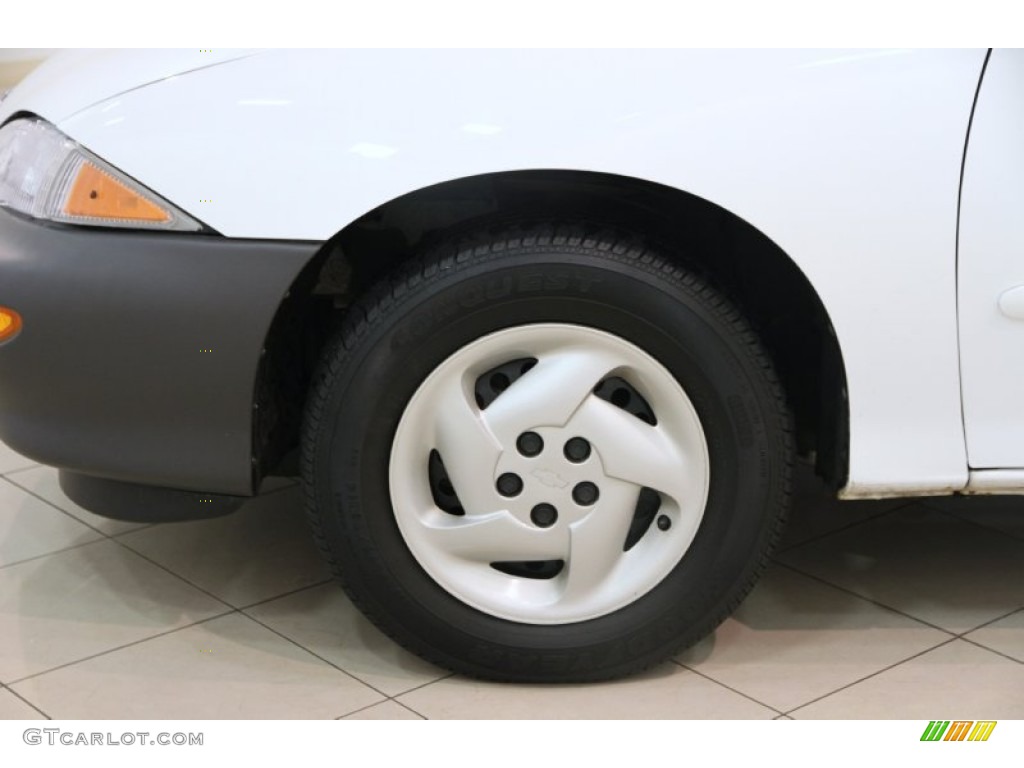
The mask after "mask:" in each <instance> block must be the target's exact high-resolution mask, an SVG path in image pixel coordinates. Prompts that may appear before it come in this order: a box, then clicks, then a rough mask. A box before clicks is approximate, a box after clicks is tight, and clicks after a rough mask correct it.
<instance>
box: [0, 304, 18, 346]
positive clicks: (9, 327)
mask: <svg viewBox="0 0 1024 768" xmlns="http://www.w3.org/2000/svg"><path fill="white" fill-rule="evenodd" d="M20 330H21V315H19V314H18V313H17V312H15V311H14V310H13V309H7V308H6V307H0V344H3V343H4V342H5V341H7V340H8V339H13V338H14V337H15V336H17V335H18V331H20Z"/></svg>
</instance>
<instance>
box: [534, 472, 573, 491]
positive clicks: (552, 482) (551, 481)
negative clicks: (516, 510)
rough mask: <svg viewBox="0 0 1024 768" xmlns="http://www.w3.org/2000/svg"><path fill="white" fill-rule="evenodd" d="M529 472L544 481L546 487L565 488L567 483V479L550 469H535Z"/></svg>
mask: <svg viewBox="0 0 1024 768" xmlns="http://www.w3.org/2000/svg"><path fill="white" fill-rule="evenodd" d="M530 474H531V475H533V476H534V477H536V478H537V479H538V480H540V481H541V482H542V483H544V485H546V486H547V487H548V488H565V487H566V486H567V485H569V481H568V480H566V479H565V478H564V477H562V476H561V475H560V474H558V473H557V472H554V471H552V470H550V469H535V470H533V471H532V472H531V473H530Z"/></svg>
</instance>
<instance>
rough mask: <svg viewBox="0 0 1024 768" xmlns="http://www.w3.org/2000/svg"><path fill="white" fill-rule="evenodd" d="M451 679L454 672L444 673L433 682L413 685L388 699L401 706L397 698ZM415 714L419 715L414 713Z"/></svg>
mask: <svg viewBox="0 0 1024 768" xmlns="http://www.w3.org/2000/svg"><path fill="white" fill-rule="evenodd" d="M453 677H455V673H454V672H448V671H446V672H445V674H443V675H441V676H440V677H438V678H435V679H434V680H428V681H427V682H425V683H420V684H419V685H414V686H413V687H412V688H410V689H408V690H406V691H402V692H401V693H396V694H395V695H394V696H391V697H390V698H392V699H394V700H395V702H397V703H398V704H402V702H400V701H398V697H399V696H407V695H408V694H410V693H412V692H413V691H418V690H420V689H422V688H426V687H427V686H428V685H433V684H434V683H440V682H441V681H442V680H449V679H451V678H453ZM402 706H403V707H406V709H411V710H412V711H413V712H416V710H415V709H412V707H408V706H406V705H405V704H402ZM416 714H417V715H419V714H421V713H419V712H416ZM424 717H425V715H424ZM427 719H428V720H429V719H430V718H427Z"/></svg>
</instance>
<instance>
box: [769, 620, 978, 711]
mask: <svg viewBox="0 0 1024 768" xmlns="http://www.w3.org/2000/svg"><path fill="white" fill-rule="evenodd" d="M959 639H960V638H958V637H950V638H947V639H945V640H943V641H942V642H941V643H938V644H936V645H933V646H932V647H931V648H925V649H924V650H923V651H918V652H917V653H915V654H912V655H910V656H908V657H907V658H905V659H901V660H900V661H897V662H895V663H893V664H889V665H888V666H885V667H882V668H881V669H879V670H876V671H874V672H872V673H871V674H870V675H865V676H864V677H861V678H858V679H857V680H854V681H852V682H850V683H846V684H845V685H841V686H839V687H838V688H836V689H835V690H834V691H829V692H828V693H824V694H822V695H821V696H817V697H815V698H813V699H811V700H809V701H805V702H804V703H803V704H801V705H800V706H798V707H793V708H792V709H789V710H787V711H785V712H783V713H782V714H784V715H787V716H788V715H792V714H793V713H794V712H797V711H799V710H801V709H803V708H804V707H809V706H811V704H814V703H815V702H818V701H821V700H822V699H827V698H828V697H829V696H834V695H835V694H837V693H839V692H840V691H845V690H846V689H847V688H852V687H853V686H855V685H859V684H860V683H863V682H864V681H865V680H870V679H871V678H872V677H877V676H878V675H881V674H882V673H884V672H888V671H889V670H890V669H895V668H896V667H898V666H901V665H903V664H906V663H907V662H909V661H913V660H914V659H917V658H919V657H921V656H924V655H925V654H926V653H931V652H932V651H935V650H938V649H939V648H942V647H943V646H945V645H949V644H950V643H954V642H956V641H957V640H959Z"/></svg>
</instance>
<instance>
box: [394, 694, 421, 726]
mask: <svg viewBox="0 0 1024 768" xmlns="http://www.w3.org/2000/svg"><path fill="white" fill-rule="evenodd" d="M403 695H404V694H403ZM391 700H392V701H393V702H395V704H397V705H398V706H400V707H404V708H405V709H407V710H409V711H410V712H412V713H413V714H414V715H416V717H422V718H423V719H424V720H429V719H430V718H429V717H427V716H426V715H424V714H423V713H422V712H417V711H416V710H415V709H413V708H412V707H410V706H409V705H408V704H403V703H402V702H401V701H398V700H397V699H395V698H394V697H392V699H391Z"/></svg>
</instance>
